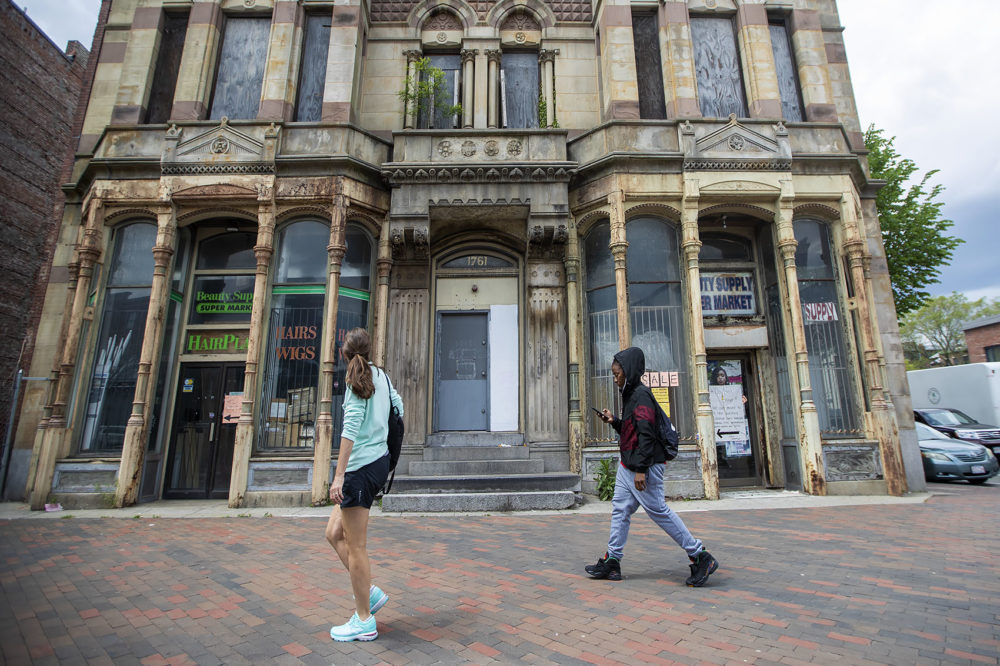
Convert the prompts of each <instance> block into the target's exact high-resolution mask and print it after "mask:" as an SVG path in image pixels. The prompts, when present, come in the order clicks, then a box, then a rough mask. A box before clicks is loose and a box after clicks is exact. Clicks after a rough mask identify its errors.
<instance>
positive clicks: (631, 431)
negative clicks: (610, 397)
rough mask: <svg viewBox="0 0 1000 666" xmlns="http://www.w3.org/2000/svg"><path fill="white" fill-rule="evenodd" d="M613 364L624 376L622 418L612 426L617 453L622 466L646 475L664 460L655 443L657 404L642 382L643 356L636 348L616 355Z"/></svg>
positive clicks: (644, 358) (612, 423)
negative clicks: (616, 436)
mask: <svg viewBox="0 0 1000 666" xmlns="http://www.w3.org/2000/svg"><path fill="white" fill-rule="evenodd" d="M614 360H615V361H617V362H618V365H620V366H621V368H622V371H623V372H624V373H625V386H624V387H623V388H622V389H621V392H622V417H621V418H620V419H614V420H613V421H612V422H611V426H612V427H613V428H614V429H615V430H616V431H617V432H618V450H619V452H620V454H621V461H622V464H623V465H625V467H627V468H628V469H630V470H632V471H633V472H642V473H645V472H646V470H648V469H649V468H650V467H651V466H652V465H654V464H656V463H662V462H666V460H667V458H666V455H665V453H664V451H663V447H661V446H660V445H659V444H658V443H657V441H656V402H655V399H654V398H653V393H652V391H650V390H649V388H648V387H647V386H645V385H644V384H643V383H642V382H641V377H642V375H643V373H644V372H646V356H645V355H644V354H643V353H642V350H641V349H639V348H638V347H629V348H628V349H623V350H622V351H620V352H618V353H617V354H615V359H614Z"/></svg>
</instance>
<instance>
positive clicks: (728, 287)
mask: <svg viewBox="0 0 1000 666" xmlns="http://www.w3.org/2000/svg"><path fill="white" fill-rule="evenodd" d="M701 314H702V315H704V316H706V317H712V316H719V315H725V316H727V317H733V316H746V315H755V314H757V298H756V296H755V294H754V286H753V274H752V273H750V271H745V272H742V271H741V272H736V273H702V274H701Z"/></svg>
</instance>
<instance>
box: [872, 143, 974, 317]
mask: <svg viewBox="0 0 1000 666" xmlns="http://www.w3.org/2000/svg"><path fill="white" fill-rule="evenodd" d="M895 140H896V137H892V138H889V139H887V138H885V136H884V135H883V130H880V129H877V128H876V127H875V126H874V125H870V126H869V127H868V130H867V131H866V132H865V146H866V147H867V148H868V151H869V152H868V167H869V169H870V170H871V175H872V178H877V179H881V180H884V181H886V185H885V187H883V188H882V189H880V190H879V192H878V195H877V197H876V199H875V206H876V208H877V209H878V216H879V221H880V223H881V226H882V242H883V244H884V245H885V254H886V260H887V261H888V263H889V278H890V279H891V280H892V294H893V296H894V297H895V299H896V312H897V313H899V315H900V316H902V315H904V314H906V313H907V312H910V311H912V310H915V309H917V308H919V307H920V306H921V305H922V304H923V303H924V302H925V301H927V299H928V298H929V297H930V294H928V293H927V292H926V291H924V288H925V287H927V286H928V285H931V284H935V283H937V282H939V281H940V280H938V275H939V274H940V272H941V270H940V269H941V266H946V265H948V264H949V263H950V262H951V256H952V253H953V252H954V250H955V248H956V247H958V245H959V244H960V243H962V242H964V241H962V239H961V238H957V237H955V236H948V235H947V234H946V233H945V232H946V231H947V230H948V229H950V228H951V227H952V226H953V224H954V223H953V222H952V221H951V220H946V219H944V218H943V217H941V208H942V206H943V205H944V202H942V201H936V199H937V197H938V196H939V195H940V194H941V192H942V191H944V186H943V185H940V184H937V185H934V186H933V187H930V185H929V183H930V179H931V178H932V177H933V176H934V175H935V174H936V173H937V172H938V170H937V169H934V170H931V171H928V172H927V173H926V174H924V176H923V178H921V179H920V181H919V182H915V183H914V182H911V181H910V178H911V177H912V176H914V174H916V172H917V165H916V164H915V163H914V162H913V160H909V159H905V158H903V157H902V156H900V154H899V153H897V152H896V149H895V147H894V146H893V142H894V141H895ZM928 188H929V189H928Z"/></svg>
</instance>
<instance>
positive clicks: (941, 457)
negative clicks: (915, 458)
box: [916, 423, 1000, 484]
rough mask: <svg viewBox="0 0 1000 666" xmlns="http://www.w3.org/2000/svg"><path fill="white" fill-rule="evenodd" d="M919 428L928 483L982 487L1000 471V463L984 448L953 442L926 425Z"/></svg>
mask: <svg viewBox="0 0 1000 666" xmlns="http://www.w3.org/2000/svg"><path fill="white" fill-rule="evenodd" d="M916 426H917V440H918V441H919V443H920V458H921V459H922V460H923V461H924V478H926V479H927V480H928V481H950V480H953V479H965V480H966V481H968V482H969V483H974V484H980V483H986V482H987V481H988V480H990V479H991V478H993V477H994V476H996V474H997V471H998V470H1000V462H997V459H996V457H994V456H992V455H990V452H989V449H987V448H986V447H985V446H982V445H980V444H973V443H972V442H965V441H962V440H960V439H954V438H952V437H949V436H948V435H945V434H944V433H942V432H940V431H938V430H935V429H934V428H931V427H930V426H928V425H926V424H923V423H917V424H916Z"/></svg>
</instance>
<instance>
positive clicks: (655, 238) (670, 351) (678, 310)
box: [625, 217, 694, 436]
mask: <svg viewBox="0 0 1000 666" xmlns="http://www.w3.org/2000/svg"><path fill="white" fill-rule="evenodd" d="M625 238H626V240H627V241H628V250H627V253H626V256H625V270H626V274H627V275H628V297H629V318H630V323H631V325H632V345H633V346H635V347H639V348H641V349H642V350H643V352H644V353H645V356H646V371H647V372H661V373H669V376H670V377H671V378H674V377H676V380H677V382H676V385H673V386H665V387H661V388H665V389H666V391H660V395H659V396H658V398H657V399H658V400H659V401H660V403H661V405H660V406H661V407H663V409H664V411H666V412H667V413H668V414H669V416H670V418H671V420H672V421H673V422H674V425H675V426H676V427H677V429H678V430H679V431H680V433H681V435H682V436H693V435H694V420H693V419H692V418H691V417H690V415H689V412H688V409H687V406H688V405H690V404H691V396H692V395H693V392H692V391H691V382H690V376H689V375H688V373H687V362H686V359H687V338H686V332H685V329H684V301H683V298H682V296H681V276H680V262H679V255H678V242H677V230H676V229H675V228H674V226H673V225H671V224H669V223H667V222H666V221H665V220H661V219H658V218H654V217H639V218H635V219H633V220H630V221H629V222H628V224H626V225H625ZM671 381H672V380H671ZM667 397H668V398H669V404H662V403H663V402H664V401H665V400H664V398H667Z"/></svg>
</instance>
